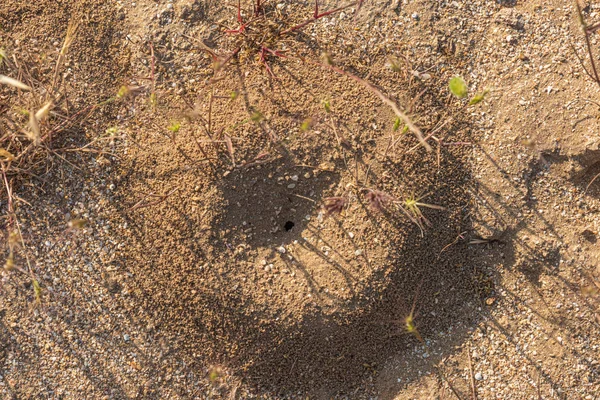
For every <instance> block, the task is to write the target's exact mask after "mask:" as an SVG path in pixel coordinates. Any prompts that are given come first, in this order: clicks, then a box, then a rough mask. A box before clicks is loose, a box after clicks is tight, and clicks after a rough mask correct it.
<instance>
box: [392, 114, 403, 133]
mask: <svg viewBox="0 0 600 400" xmlns="http://www.w3.org/2000/svg"><path fill="white" fill-rule="evenodd" d="M401 123H402V120H401V119H400V118H398V117H396V120H395V121H394V132H396V131H397V130H398V129H400V124H401Z"/></svg>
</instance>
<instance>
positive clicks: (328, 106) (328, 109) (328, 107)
mask: <svg viewBox="0 0 600 400" xmlns="http://www.w3.org/2000/svg"><path fill="white" fill-rule="evenodd" d="M323 108H325V112H326V113H327V114H330V113H331V103H330V102H329V100H323Z"/></svg>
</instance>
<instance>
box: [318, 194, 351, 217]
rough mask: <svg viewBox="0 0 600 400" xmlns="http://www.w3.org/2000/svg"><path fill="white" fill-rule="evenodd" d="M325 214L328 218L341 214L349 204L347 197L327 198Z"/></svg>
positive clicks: (324, 200) (324, 206)
mask: <svg viewBox="0 0 600 400" xmlns="http://www.w3.org/2000/svg"><path fill="white" fill-rule="evenodd" d="M323 202H324V205H323V208H324V209H325V213H326V215H327V216H329V215H332V214H341V213H342V211H343V210H344V207H346V204H347V203H348V199H347V198H346V197H326V198H325V199H323Z"/></svg>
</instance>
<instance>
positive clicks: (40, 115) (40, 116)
mask: <svg viewBox="0 0 600 400" xmlns="http://www.w3.org/2000/svg"><path fill="white" fill-rule="evenodd" d="M51 108H52V102H51V101H49V102H47V103H46V104H44V106H43V107H42V108H40V109H39V110H38V111H37V112H36V113H35V119H37V120H38V122H42V121H43V120H45V119H46V118H48V114H49V113H50V109H51Z"/></svg>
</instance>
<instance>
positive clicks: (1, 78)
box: [0, 75, 31, 90]
mask: <svg viewBox="0 0 600 400" xmlns="http://www.w3.org/2000/svg"><path fill="white" fill-rule="evenodd" d="M0 83H2V84H4V85H8V86H12V87H14V88H17V89H21V90H31V87H30V86H27V85H26V84H24V83H23V82H21V81H18V80H16V79H14V78H11V77H9V76H6V75H0Z"/></svg>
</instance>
